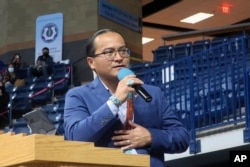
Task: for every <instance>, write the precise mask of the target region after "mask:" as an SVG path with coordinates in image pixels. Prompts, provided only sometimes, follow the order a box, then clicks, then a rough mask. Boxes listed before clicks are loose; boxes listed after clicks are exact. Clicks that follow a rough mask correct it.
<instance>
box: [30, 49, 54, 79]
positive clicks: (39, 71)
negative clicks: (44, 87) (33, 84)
mask: <svg viewBox="0 0 250 167" xmlns="http://www.w3.org/2000/svg"><path fill="white" fill-rule="evenodd" d="M42 53H43V54H42V55H40V56H39V57H38V58H37V60H36V66H35V67H34V68H33V69H32V75H33V76H35V77H40V76H43V75H46V74H48V75H51V74H52V72H53V71H52V67H53V64H54V62H53V57H52V56H50V55H49V48H47V47H44V48H43V49H42ZM45 73H46V74H45Z"/></svg>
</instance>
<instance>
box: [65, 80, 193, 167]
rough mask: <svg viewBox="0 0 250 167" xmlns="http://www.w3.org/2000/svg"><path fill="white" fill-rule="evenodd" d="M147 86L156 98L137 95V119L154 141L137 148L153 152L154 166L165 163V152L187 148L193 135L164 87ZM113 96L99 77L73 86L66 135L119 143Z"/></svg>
mask: <svg viewBox="0 0 250 167" xmlns="http://www.w3.org/2000/svg"><path fill="white" fill-rule="evenodd" d="M143 87H144V88H145V89H146V90H147V91H148V92H149V93H150V94H151V96H152V98H153V99H152V101H151V102H150V103H146V102H145V101H144V100H143V99H142V98H141V97H140V96H138V97H136V98H134V107H135V109H134V122H135V123H137V124H140V125H142V126H143V127H145V128H147V129H148V130H149V131H150V133H151V134H152V144H151V145H150V146H148V147H145V148H137V152H138V153H139V154H149V155H150V164H151V167H164V166H165V165H164V153H181V152H184V151H185V150H186V149H187V148H188V145H189V135H188V132H187V130H186V129H185V128H184V127H183V125H182V124H181V123H180V121H179V120H178V119H177V117H176V115H175V114H174V112H173V111H171V109H170V106H169V105H168V102H167V101H166V99H165V98H164V95H163V93H162V91H161V90H160V89H159V88H158V87H155V86H150V85H143ZM110 96H111V94H110V93H109V91H107V89H106V88H105V87H104V85H103V84H102V83H101V81H100V80H99V78H98V77H97V78H96V79H95V80H94V81H92V82H90V83H89V84H86V85H83V86H79V87H75V88H72V89H70V90H69V91H68V92H67V94H66V98H65V109H64V128H65V139H66V140H76V141H89V142H94V143H95V145H96V146H102V147H115V146H114V145H113V142H112V140H111V137H112V136H113V135H114V130H117V129H120V127H121V126H120V121H119V119H118V117H115V116H114V115H113V114H112V112H111V111H110V109H109V107H108V105H107V103H106V102H107V100H108V98H109V97H110Z"/></svg>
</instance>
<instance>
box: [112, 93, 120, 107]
mask: <svg viewBox="0 0 250 167" xmlns="http://www.w3.org/2000/svg"><path fill="white" fill-rule="evenodd" d="M109 100H110V101H111V102H112V103H113V104H114V105H116V106H117V107H120V106H121V100H120V99H118V98H117V97H116V96H115V95H112V96H110V98H109Z"/></svg>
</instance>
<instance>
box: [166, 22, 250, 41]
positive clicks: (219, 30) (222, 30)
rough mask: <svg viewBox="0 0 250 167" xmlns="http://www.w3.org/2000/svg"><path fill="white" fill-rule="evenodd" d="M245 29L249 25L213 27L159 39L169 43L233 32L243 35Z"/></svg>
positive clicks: (248, 27)
mask: <svg viewBox="0 0 250 167" xmlns="http://www.w3.org/2000/svg"><path fill="white" fill-rule="evenodd" d="M247 29H250V23H242V24H236V25H229V26H223V27H215V28H209V29H203V30H195V31H189V32H184V33H178V34H170V35H163V36H162V37H161V38H162V39H163V40H164V41H171V40H177V39H184V38H190V37H197V36H212V35H218V34H221V33H228V32H235V31H243V33H244V31H245V30H247Z"/></svg>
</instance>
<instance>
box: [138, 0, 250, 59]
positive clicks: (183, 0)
mask: <svg viewBox="0 0 250 167" xmlns="http://www.w3.org/2000/svg"><path fill="white" fill-rule="evenodd" d="M222 4H227V5H229V6H230V12H229V13H227V14H225V13H223V12H222ZM198 12H207V13H213V14H214V17H211V18H209V19H206V20H204V21H201V22H199V23H196V24H188V23H182V22H180V20H182V19H184V18H186V17H188V16H191V15H193V14H196V13H198ZM142 15H143V18H142V22H143V32H142V34H143V36H144V37H149V38H154V39H155V40H153V41H152V42H149V43H147V44H144V45H143V59H144V60H145V61H152V60H153V54H152V51H153V50H155V49H157V48H158V47H159V46H161V45H163V44H164V41H163V39H162V36H163V35H170V34H178V33H183V32H189V31H194V30H204V29H209V28H216V27H224V26H228V25H235V24H238V23H247V22H249V23H250V0H142ZM198 39H201V37H196V38H192V39H182V40H178V41H168V43H169V44H176V43H180V42H184V41H188V40H191V41H194V40H198Z"/></svg>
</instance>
